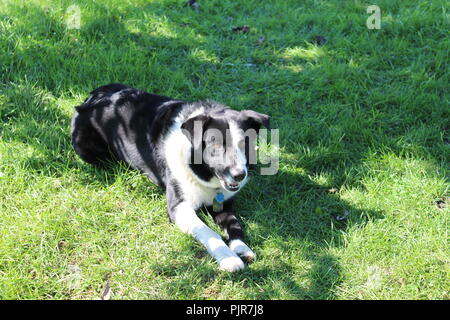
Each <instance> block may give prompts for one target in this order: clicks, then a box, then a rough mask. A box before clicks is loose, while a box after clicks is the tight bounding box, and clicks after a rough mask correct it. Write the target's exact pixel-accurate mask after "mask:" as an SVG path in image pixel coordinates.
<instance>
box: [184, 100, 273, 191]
mask: <svg viewBox="0 0 450 320" xmlns="http://www.w3.org/2000/svg"><path fill="white" fill-rule="evenodd" d="M261 127H266V128H269V116H268V115H265V114H262V113H258V112H256V111H252V110H243V111H236V110H232V109H228V108H226V107H222V106H217V107H212V108H208V109H206V110H205V111H204V112H203V113H201V114H199V115H197V116H195V117H192V118H189V119H188V120H186V121H185V122H184V123H183V124H182V126H181V129H182V132H183V134H184V135H185V136H186V137H187V138H188V139H189V141H190V142H191V145H192V147H191V158H190V167H191V169H192V170H193V171H194V172H195V174H196V175H197V177H199V178H200V179H202V180H203V181H205V182H208V183H211V184H214V181H215V182H219V183H220V186H221V187H222V188H224V189H226V190H228V191H230V192H237V191H239V189H240V188H241V186H243V185H244V184H245V182H246V180H247V176H248V165H249V164H256V153H255V147H256V140H257V135H258V132H259V130H260V129H261Z"/></svg>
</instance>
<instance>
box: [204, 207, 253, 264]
mask: <svg viewBox="0 0 450 320" xmlns="http://www.w3.org/2000/svg"><path fill="white" fill-rule="evenodd" d="M208 212H209V213H210V214H211V215H212V217H213V218H214V221H215V222H216V223H217V224H218V225H219V226H221V227H222V229H223V230H224V231H225V232H226V234H227V235H228V246H229V247H230V249H231V250H232V251H233V252H234V253H236V254H237V255H238V256H239V257H241V258H242V259H243V260H244V261H246V262H251V261H253V260H255V257H256V255H255V253H254V252H253V251H252V250H251V249H250V248H249V247H248V246H247V245H246V244H245V243H244V232H243V231H242V226H241V224H240V223H239V221H238V219H237V218H236V216H235V215H234V209H233V199H230V200H228V201H225V203H224V205H223V210H222V211H220V212H215V211H214V208H212V207H209V208H208Z"/></svg>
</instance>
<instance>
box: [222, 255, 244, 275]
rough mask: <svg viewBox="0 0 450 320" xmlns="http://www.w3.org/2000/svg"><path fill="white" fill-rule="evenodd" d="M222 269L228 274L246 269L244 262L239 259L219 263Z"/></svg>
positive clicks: (233, 258)
mask: <svg viewBox="0 0 450 320" xmlns="http://www.w3.org/2000/svg"><path fill="white" fill-rule="evenodd" d="M219 266H220V269H221V270H223V271H228V272H235V271H239V270H242V269H244V268H245V264H244V262H243V261H242V260H241V259H240V258H239V257H227V258H223V259H222V260H221V261H220V262H219Z"/></svg>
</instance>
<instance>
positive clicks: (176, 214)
mask: <svg viewBox="0 0 450 320" xmlns="http://www.w3.org/2000/svg"><path fill="white" fill-rule="evenodd" d="M168 190H169V188H168ZM167 198H168V209H169V217H170V219H171V221H172V222H174V223H175V224H176V225H177V226H178V227H179V228H180V229H181V231H183V232H184V233H188V234H190V235H192V236H193V237H194V238H195V239H197V241H199V242H200V243H201V244H202V245H203V246H204V247H205V248H206V250H208V252H209V254H210V255H212V256H213V257H214V259H216V261H217V263H218V264H219V266H220V269H222V270H225V271H230V272H233V271H238V270H241V269H243V268H244V267H245V265H244V262H243V261H242V260H241V259H240V258H239V257H238V256H237V255H236V254H235V253H234V252H233V251H232V250H231V249H230V248H229V247H228V246H227V245H226V244H225V242H223V240H222V237H221V236H219V235H218V234H217V233H215V232H214V231H213V230H211V228H209V227H208V226H207V225H206V224H205V223H204V222H203V221H201V220H200V218H199V217H198V216H197V214H196V212H195V209H194V208H193V207H192V206H191V205H190V204H189V203H187V202H185V201H180V200H174V199H173V197H171V196H168V197H167Z"/></svg>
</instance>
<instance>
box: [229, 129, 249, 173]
mask: <svg viewBox="0 0 450 320" xmlns="http://www.w3.org/2000/svg"><path fill="white" fill-rule="evenodd" d="M229 126H230V129H229V134H230V136H231V145H230V147H231V148H232V149H233V151H234V152H233V154H234V155H235V156H234V159H233V162H234V163H233V164H232V166H233V167H234V168H235V169H236V170H239V171H245V173H246V174H247V167H246V165H247V158H246V157H245V145H244V143H245V135H244V130H242V129H241V128H239V126H238V125H237V123H235V122H233V121H230V122H229ZM228 143H229V141H227V145H228Z"/></svg>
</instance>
